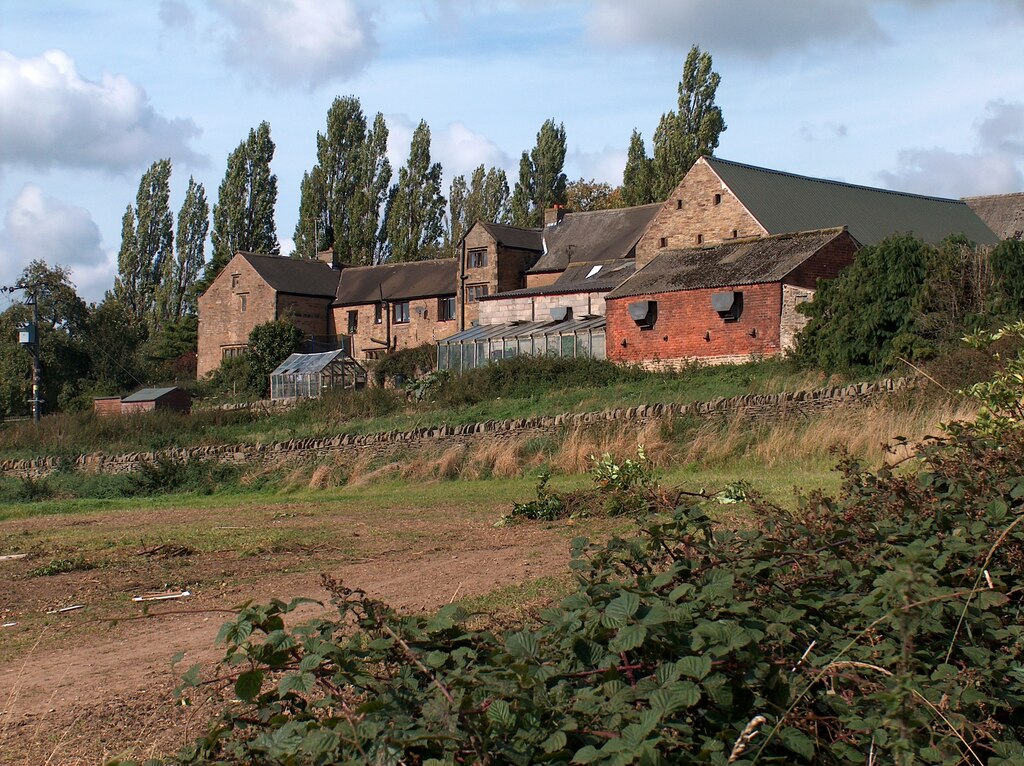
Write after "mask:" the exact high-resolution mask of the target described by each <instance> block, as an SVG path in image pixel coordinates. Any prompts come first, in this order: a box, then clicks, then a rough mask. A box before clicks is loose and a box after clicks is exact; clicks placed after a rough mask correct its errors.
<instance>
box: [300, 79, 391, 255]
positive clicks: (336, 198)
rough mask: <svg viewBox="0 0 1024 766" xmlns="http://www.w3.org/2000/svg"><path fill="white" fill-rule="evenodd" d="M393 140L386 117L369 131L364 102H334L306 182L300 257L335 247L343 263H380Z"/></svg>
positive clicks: (349, 100)
mask: <svg viewBox="0 0 1024 766" xmlns="http://www.w3.org/2000/svg"><path fill="white" fill-rule="evenodd" d="M387 139H388V129H387V125H386V123H385V122H384V116H383V115H381V114H378V115H377V117H376V118H375V120H374V123H373V126H372V127H371V128H370V129H369V130H368V129H367V125H366V118H365V116H364V115H363V110H362V107H361V106H360V104H359V99H357V98H355V97H354V96H348V97H346V98H337V99H335V100H334V103H333V104H332V105H331V108H330V109H329V110H328V112H327V131H326V133H317V164H316V165H315V166H314V167H313V169H312V170H311V171H310V172H308V173H306V174H305V175H304V176H303V179H302V186H301V192H302V198H301V202H300V207H299V221H298V223H297V224H296V227H295V255H296V256H298V257H303V258H313V257H315V256H316V254H317V253H318V252H322V251H324V250H327V249H330V248H333V249H334V252H335V256H336V258H337V259H338V260H339V261H341V262H345V263H350V264H363V265H364V264H369V263H373V262H374V259H375V256H376V254H377V243H378V237H377V234H378V229H379V221H380V208H381V204H382V202H383V201H384V197H385V195H386V193H387V189H388V184H389V183H390V182H391V163H390V162H389V161H388V159H387V156H386V150H387Z"/></svg>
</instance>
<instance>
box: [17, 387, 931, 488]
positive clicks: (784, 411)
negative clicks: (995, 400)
mask: <svg viewBox="0 0 1024 766" xmlns="http://www.w3.org/2000/svg"><path fill="white" fill-rule="evenodd" d="M912 385H914V381H913V380H912V379H908V378H898V379H896V380H891V379H888V378H887V379H885V380H881V381H878V382H877V383H858V384H854V385H851V386H845V387H835V388H822V389H818V390H816V391H798V392H795V393H782V394H748V395H746V396H734V397H732V398H731V399H715V400H713V401H710V402H692V403H689V404H675V403H669V404H649V405H640V406H637V407H622V408H618V409H614V410H604V411H603V412H585V413H575V414H566V415H549V416H541V417H531V418H516V419H510V420H489V421H486V422H483V423H469V424H466V425H458V426H438V427H433V428H418V429H416V430H414V431H389V432H387V433H376V434H360V435H353V434H341V435H338V436H331V437H326V438H322V439H291V440H289V441H285V442H276V443H274V444H222V445H211V446H205V447H191V448H179V449H168V450H163V451H162V452H129V453H125V454H122V455H102V454H92V455H80V456H78V458H76V460H75V467H76V468H77V469H78V470H82V471H89V472H94V473H128V472H131V471H135V470H138V469H139V467H140V466H142V465H143V464H145V463H152V462H153V461H154V460H156V459H157V458H159V457H168V458H171V459H175V460H182V461H191V460H216V461H218V462H222V463H244V464H262V463H280V462H281V461H282V460H283V459H293V460H307V461H308V460H314V461H315V460H320V459H323V458H325V457H327V456H336V457H340V458H342V459H346V460H351V461H353V462H355V461H356V460H363V459H365V458H366V456H367V454H370V455H374V456H384V455H394V454H395V453H397V452H400V451H403V450H406V451H407V450H409V449H425V450H431V451H433V452H434V453H436V454H440V453H441V452H442V451H444V450H446V449H448V448H450V447H452V446H457V445H465V446H469V445H472V444H479V443H489V442H493V441H494V440H495V439H507V438H513V437H521V436H533V435H541V434H554V433H564V432H565V431H567V430H571V429H589V428H600V427H604V426H606V425H607V424H610V423H621V424H623V425H625V424H628V425H630V426H634V425H636V424H638V423H645V422H648V421H651V420H662V419H671V418H675V417H698V418H712V417H723V416H742V417H747V418H751V419H754V420H777V419H784V418H789V417H793V416H795V415H801V416H808V415H813V414H815V413H820V412H826V411H828V410H833V409H838V408H842V407H857V406H864V405H866V404H870V403H871V402H874V401H877V400H878V399H879V398H881V397H885V396H888V395H889V394H891V393H892V392H894V391H901V390H904V389H907V388H909V387H910V386H912ZM61 466H62V460H61V459H60V458H56V457H48V458H38V459H35V460H5V461H2V462H0V474H5V475H8V476H15V477H26V476H30V477H33V478H35V477H40V476H46V475H47V474H49V473H52V472H53V471H55V470H57V469H58V468H59V467H61Z"/></svg>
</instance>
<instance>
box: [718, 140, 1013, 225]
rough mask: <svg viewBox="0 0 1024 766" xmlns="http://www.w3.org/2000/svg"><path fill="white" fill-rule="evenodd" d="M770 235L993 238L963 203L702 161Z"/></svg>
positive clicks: (749, 166) (736, 163)
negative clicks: (818, 232)
mask: <svg viewBox="0 0 1024 766" xmlns="http://www.w3.org/2000/svg"><path fill="white" fill-rule="evenodd" d="M703 159H704V160H705V161H706V162H707V163H708V164H709V165H710V166H711V168H712V170H714V172H715V173H716V174H717V175H718V177H719V178H721V179H722V181H723V183H725V185H726V186H727V187H729V190H730V191H732V193H733V194H735V195H736V197H737V198H738V199H739V201H740V202H742V203H743V205H744V207H746V208H747V210H749V211H750V214H751V215H753V216H754V218H756V219H757V222H758V223H760V224H761V225H762V226H763V227H764V228H765V229H767V231H768V233H769V234H783V233H785V232H790V231H807V230H809V229H822V228H825V227H829V226H847V227H848V228H849V229H850V233H851V234H852V235H853V236H854V238H855V239H856V240H857V241H858V242H860V243H861V244H862V245H874V244H877V243H878V242H880V241H881V240H883V239H885V238H886V237H888V236H889V235H891V234H896V233H907V232H910V233H912V234H914V235H915V236H917V237H920V238H921V239H923V240H925V241H926V242H931V243H938V242H941V241H942V240H943V239H945V238H946V237H948V236H950V235H951V234H964V235H966V236H967V238H968V239H970V240H972V241H974V242H977V243H978V244H986V245H987V244H995V242H996V241H997V240H996V237H995V235H993V233H992V231H991V230H990V229H989V228H988V227H987V226H986V225H985V224H984V223H983V222H982V220H981V219H980V218H978V216H977V215H975V214H974V211H972V210H971V209H970V208H969V207H968V206H967V205H966V204H965V203H964V202H963V201H961V200H953V199H943V198H940V197H925V196H921V195H917V194H907V193H904V192H895V191H888V190H885V189H874V188H871V187H868V186H855V185H853V184H846V183H841V182H839V181H829V180H826V179H822V178H808V177H806V176H798V175H794V174H792V173H783V172H781V171H778V170H768V169H767V168H759V167H755V166H753V165H744V164H742V163H739V162H730V161H729V160H723V159H719V158H717V157H704V158H703Z"/></svg>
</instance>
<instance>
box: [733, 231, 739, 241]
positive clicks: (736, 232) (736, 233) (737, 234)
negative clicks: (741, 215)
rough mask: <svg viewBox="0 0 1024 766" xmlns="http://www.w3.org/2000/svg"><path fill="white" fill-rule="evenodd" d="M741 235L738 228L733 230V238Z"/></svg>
mask: <svg viewBox="0 0 1024 766" xmlns="http://www.w3.org/2000/svg"><path fill="white" fill-rule="evenodd" d="M739 235H740V233H739V231H737V230H736V229H733V230H732V238H733V239H736V237H738V236H739Z"/></svg>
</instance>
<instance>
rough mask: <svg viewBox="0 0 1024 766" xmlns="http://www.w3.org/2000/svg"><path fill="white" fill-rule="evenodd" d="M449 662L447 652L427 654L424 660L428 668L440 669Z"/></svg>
mask: <svg viewBox="0 0 1024 766" xmlns="http://www.w3.org/2000/svg"><path fill="white" fill-rule="evenodd" d="M447 661H448V655H447V654H446V653H445V652H437V651H434V652H427V655H426V656H425V657H424V658H423V664H424V665H426V666H427V667H428V668H439V667H441V666H442V665H444V664H445V663H446V662H447Z"/></svg>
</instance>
